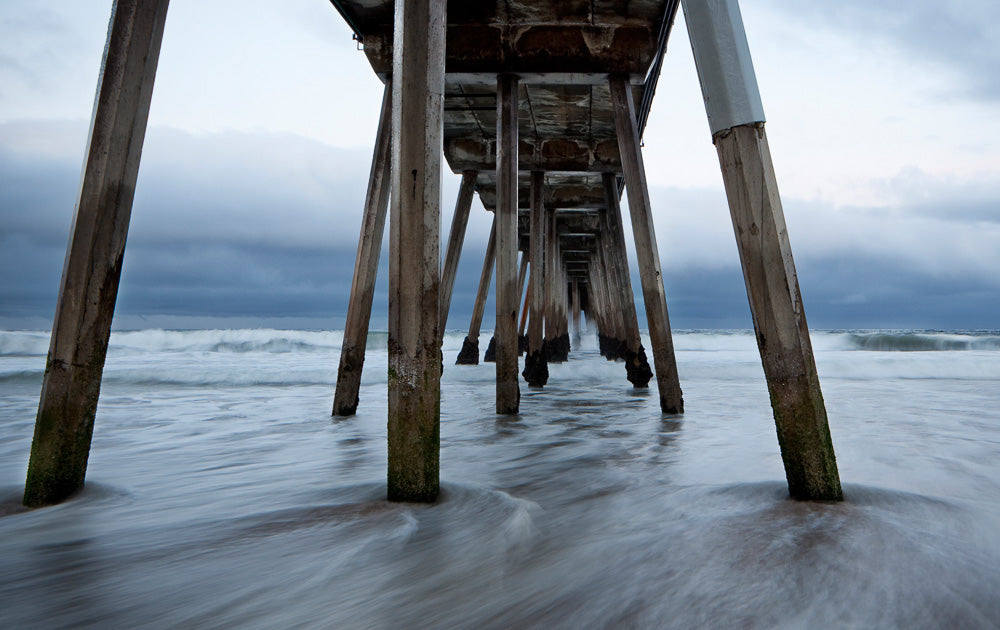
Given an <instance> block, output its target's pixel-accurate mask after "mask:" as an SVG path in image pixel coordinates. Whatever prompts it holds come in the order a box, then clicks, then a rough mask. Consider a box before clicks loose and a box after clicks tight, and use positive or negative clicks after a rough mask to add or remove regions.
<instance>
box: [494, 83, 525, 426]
mask: <svg viewBox="0 0 1000 630" xmlns="http://www.w3.org/2000/svg"><path fill="white" fill-rule="evenodd" d="M518 108H519V101H518V78H517V77H516V76H515V75H512V74H501V75H499V76H498V77H497V150H496V153H497V206H496V235H497V238H496V243H497V244H496V250H497V251H496V259H497V261H496V275H497V290H496V307H497V321H496V331H495V332H494V338H495V339H496V374H497V381H496V392H497V400H496V406H497V413H500V414H516V413H517V412H518V408H519V406H520V399H521V392H520V389H519V386H518V374H517V310H518V307H519V306H520V299H519V296H518V295H517V291H516V289H517V206H518V204H517V167H518V159H517V156H518V128H517V114H518Z"/></svg>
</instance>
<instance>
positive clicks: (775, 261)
mask: <svg viewBox="0 0 1000 630" xmlns="http://www.w3.org/2000/svg"><path fill="white" fill-rule="evenodd" d="M684 14H685V18H686V21H687V25H688V33H689V35H690V39H691V47H692V49H693V50H694V59H695V65H696V66H697V68H698V78H699V79H700V81H701V88H702V93H703V96H704V98H705V108H706V111H707V113H708V119H709V126H710V127H711V130H712V137H713V141H714V143H715V146H716V149H717V151H718V153H719V162H720V164H721V166H722V177H723V180H724V181H725V186H726V195H727V196H728V198H729V210H730V213H731V215H732V219H733V229H734V230H735V232H736V243H737V246H738V247H739V252H740V263H741V264H742V266H743V278H744V280H745V281H746V285H747V295H748V297H749V299H750V311H751V313H752V314H753V324H754V330H755V332H756V334H757V347H758V349H759V350H760V356H761V361H762V363H763V365H764V374H765V376H766V378H767V387H768V390H769V392H770V394H771V407H772V409H773V411H774V422H775V426H776V428H777V432H778V443H779V445H780V447H781V459H782V461H783V462H784V465H785V477H786V478H787V480H788V490H789V493H790V494H791V496H792V497H793V498H796V499H805V500H841V499H842V498H843V492H842V490H841V487H840V475H839V473H838V471H837V459H836V456H835V454H834V450H833V441H832V439H831V438H830V429H829V424H828V421H827V416H826V407H825V405H824V403H823V394H822V392H821V391H820V384H819V376H818V374H817V372H816V363H815V360H814V359H813V352H812V344H811V342H810V339H809V328H808V325H807V324H806V316H805V310H804V308H803V306H802V296H801V294H800V293H799V282H798V278H797V276H796V274H795V263H794V261H793V260H792V249H791V245H790V243H789V240H788V232H787V230H786V228H785V218H784V214H783V212H782V209H781V199H780V197H779V196H778V185H777V181H776V179H775V174H774V166H773V165H772V163H771V154H770V150H769V149H768V145H767V135H766V134H765V133H764V108H763V106H762V105H761V101H760V94H759V92H758V90H757V80H756V78H755V77H754V73H753V64H752V63H751V60H750V49H749V47H748V45H747V41H746V33H745V32H744V29H743V20H742V17H741V16H740V10H739V5H738V4H737V2H736V0H701V1H699V2H690V1H688V0H685V1H684Z"/></svg>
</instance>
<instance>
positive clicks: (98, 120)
mask: <svg viewBox="0 0 1000 630" xmlns="http://www.w3.org/2000/svg"><path fill="white" fill-rule="evenodd" d="M167 6H168V0H146V1H143V0H118V1H117V2H115V3H114V5H113V9H112V13H111V21H110V24H109V27H108V40H107V46H106V47H105V49H104V60H103V63H102V65H101V75H100V78H99V80H98V84H97V97H96V100H95V103H94V112H93V117H92V119H91V126H90V138H89V141H88V146H89V148H88V150H87V158H86V163H85V165H84V169H83V181H82V183H81V186H80V193H79V197H78V199H77V203H76V213H75V217H74V219H73V232H72V236H71V237H70V242H69V246H68V248H67V250H66V259H65V262H64V264H63V273H62V281H61V283H60V288H59V298H58V300H57V302H56V313H55V318H54V320H53V325H52V339H51V343H50V345H49V355H48V360H47V363H46V366H45V377H44V379H43V381H42V394H41V399H40V401H39V405H38V416H37V417H36V419H35V435H34V440H33V441H32V444H31V457H30V459H29V461H28V474H27V480H26V482H25V488H24V504H25V505H26V506H28V507H39V506H43V505H51V504H54V503H59V502H60V501H63V500H64V499H66V498H67V497H68V496H69V495H71V494H72V493H74V492H76V491H77V490H79V489H80V488H82V487H83V483H84V477H85V476H86V472H87V459H88V457H89V455H90V441H91V437H92V435H93V431H94V416H95V414H96V412H97V400H98V397H99V395H100V391H101V376H102V374H103V371H104V359H105V356H106V354H107V349H108V339H109V338H110V336H111V320H112V317H113V316H114V310H115V301H116V299H117V296H118V280H119V278H120V277H121V270H122V259H123V257H124V254H125V239H126V236H127V234H128V225H129V219H130V217H131V213H132V199H133V197H134V195H135V182H136V177H137V176H138V173H139V158H140V156H141V154H142V144H143V139H144V138H145V133H146V120H147V118H148V116H149V104H150V100H151V99H152V95H153V81H154V78H155V76H156V64H157V61H158V59H159V54H160V42H161V41H162V38H163V26H164V22H165V21H166V17H167Z"/></svg>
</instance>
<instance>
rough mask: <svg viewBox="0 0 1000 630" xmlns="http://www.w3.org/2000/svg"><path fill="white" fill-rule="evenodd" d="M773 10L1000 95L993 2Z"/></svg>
mask: <svg viewBox="0 0 1000 630" xmlns="http://www.w3.org/2000/svg"><path fill="white" fill-rule="evenodd" d="M769 4H770V5H771V7H772V9H773V10H775V11H778V12H781V13H784V14H786V15H788V16H790V17H792V18H794V19H796V20H797V21H800V22H801V26H802V28H817V26H821V27H822V26H826V27H834V28H838V29H842V30H843V31H845V32H846V33H847V34H848V35H849V36H850V37H852V38H856V39H859V40H870V39H875V40H877V41H886V42H889V43H891V44H893V45H898V46H902V48H903V50H904V51H905V52H907V53H908V54H910V55H912V56H913V57H914V58H915V59H917V60H921V61H925V62H932V63H944V64H947V65H949V66H951V67H952V68H954V69H955V70H957V71H958V72H960V73H961V74H962V75H963V76H964V77H965V81H966V83H967V86H968V95H970V96H974V97H977V98H982V99H988V100H995V99H998V98H1000V74H998V73H997V71H996V70H997V68H998V67H1000V45H998V44H997V42H1000V4H997V3H996V2H993V1H992V0H963V1H962V2H937V1H935V0H882V1H880V2H871V1H869V0H846V1H844V2H784V1H779V0H771V1H770V2H769Z"/></svg>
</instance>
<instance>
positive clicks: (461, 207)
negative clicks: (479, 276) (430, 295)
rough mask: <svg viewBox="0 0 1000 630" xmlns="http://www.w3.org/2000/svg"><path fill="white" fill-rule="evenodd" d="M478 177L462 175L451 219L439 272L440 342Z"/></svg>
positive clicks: (446, 319)
mask: <svg viewBox="0 0 1000 630" xmlns="http://www.w3.org/2000/svg"><path fill="white" fill-rule="evenodd" d="M478 175H479V173H478V172H476V171H464V172H463V173H462V184H461V185H460V186H459V189H458V201H456V202H455V214H454V215H453V216H452V219H451V235H450V236H449V238H448V252H447V253H446V254H445V260H444V268H443V270H442V272H441V307H440V309H441V310H440V313H439V314H438V315H439V317H438V320H439V321H438V329H439V334H440V336H441V339H442V340H443V339H444V332H445V327H446V326H447V325H448V311H449V310H451V294H452V290H453V289H454V288H455V275H456V274H457V273H458V261H459V259H460V258H461V256H462V244H463V243H464V242H465V229H466V226H467V225H468V223H469V209H470V208H471V207H472V194H473V193H474V192H475V190H476V177H477V176H478Z"/></svg>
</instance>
